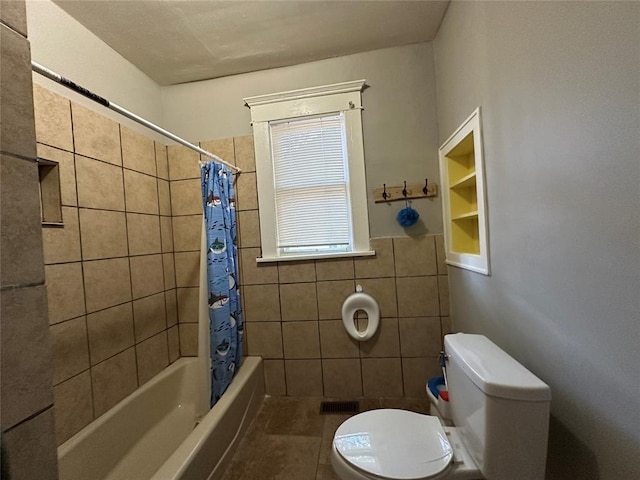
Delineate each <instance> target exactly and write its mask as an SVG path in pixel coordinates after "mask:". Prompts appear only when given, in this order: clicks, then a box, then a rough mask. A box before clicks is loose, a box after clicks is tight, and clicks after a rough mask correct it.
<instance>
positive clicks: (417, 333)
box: [399, 317, 442, 357]
mask: <svg viewBox="0 0 640 480" xmlns="http://www.w3.org/2000/svg"><path fill="white" fill-rule="evenodd" d="M399 324H400V345H401V350H402V356H403V357H437V356H438V354H439V353H440V350H442V339H441V338H442V337H441V331H440V317H421V318H401V319H400V320H399Z"/></svg>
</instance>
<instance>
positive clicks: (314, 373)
mask: <svg viewBox="0 0 640 480" xmlns="http://www.w3.org/2000/svg"><path fill="white" fill-rule="evenodd" d="M284 368H285V375H286V379H287V395H291V396H299V397H319V396H322V365H321V363H320V360H285V361H284Z"/></svg>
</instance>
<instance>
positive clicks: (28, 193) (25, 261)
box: [0, 27, 44, 285]
mask: <svg viewBox="0 0 640 480" xmlns="http://www.w3.org/2000/svg"><path fill="white" fill-rule="evenodd" d="M2 28H3V29H6V27H2ZM5 68H6V67H5V65H4V64H3V65H2V69H3V70H4V69H5ZM3 88H4V86H3ZM2 108H3V111H2V121H3V123H2V125H3V127H2V128H3V129H4V123H5V120H6V119H5V117H4V114H5V112H4V105H3V107H2ZM2 141H3V142H4V137H3V139H2ZM3 148H4V147H3ZM38 188H39V187H38V167H37V165H36V163H35V162H33V161H27V160H23V159H18V158H15V157H10V156H7V155H2V160H1V163H0V205H2V216H0V230H1V231H2V237H1V238H0V263H1V264H2V270H1V271H0V277H1V279H2V285H20V284H25V283H38V282H41V281H42V279H43V277H44V271H43V268H42V267H43V265H44V260H43V257H42V224H41V220H40V218H41V216H40V200H39V198H40V197H39V193H38Z"/></svg>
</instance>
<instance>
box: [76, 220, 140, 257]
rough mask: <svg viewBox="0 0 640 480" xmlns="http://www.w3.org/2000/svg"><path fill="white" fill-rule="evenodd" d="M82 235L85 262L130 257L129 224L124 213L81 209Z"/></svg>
mask: <svg viewBox="0 0 640 480" xmlns="http://www.w3.org/2000/svg"><path fill="white" fill-rule="evenodd" d="M80 235H82V257H83V259H84V260H97V259H101V258H114V257H126V256H127V255H128V252H129V250H128V248H127V222H126V217H125V214H124V212H110V211H107V210H93V209H86V208H81V209H80Z"/></svg>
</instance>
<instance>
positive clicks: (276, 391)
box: [262, 360, 287, 397]
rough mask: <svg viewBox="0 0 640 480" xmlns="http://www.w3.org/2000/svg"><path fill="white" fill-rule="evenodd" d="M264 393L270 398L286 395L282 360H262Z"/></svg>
mask: <svg viewBox="0 0 640 480" xmlns="http://www.w3.org/2000/svg"><path fill="white" fill-rule="evenodd" d="M262 364H263V365H264V387H265V393H266V394H267V395H271V396H272V397H277V396H284V395H286V394H287V383H286V381H285V378H284V360H263V362H262Z"/></svg>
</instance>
